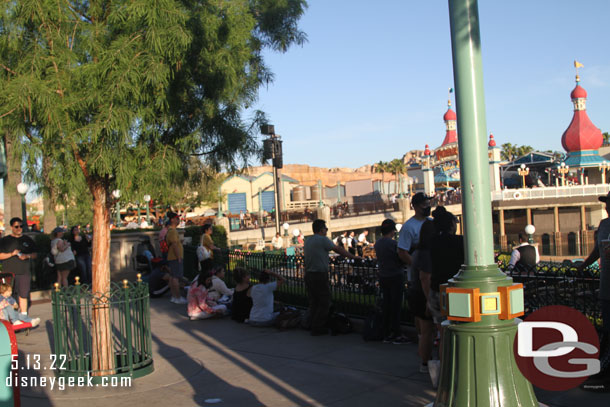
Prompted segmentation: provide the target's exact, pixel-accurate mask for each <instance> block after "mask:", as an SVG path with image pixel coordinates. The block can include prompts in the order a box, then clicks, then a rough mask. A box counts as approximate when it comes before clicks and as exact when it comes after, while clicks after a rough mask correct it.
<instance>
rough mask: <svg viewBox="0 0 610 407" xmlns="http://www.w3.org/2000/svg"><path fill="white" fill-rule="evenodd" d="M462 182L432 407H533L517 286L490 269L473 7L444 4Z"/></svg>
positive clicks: (456, 0)
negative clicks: (459, 255)
mask: <svg viewBox="0 0 610 407" xmlns="http://www.w3.org/2000/svg"><path fill="white" fill-rule="evenodd" d="M449 21H450V24H451V45H452V51H453V72H454V81H455V90H456V105H457V116H458V117H457V119H458V120H457V122H458V133H459V134H460V143H459V156H460V176H461V181H462V186H463V188H462V194H463V199H462V213H463V224H464V243H465V244H464V246H465V253H464V255H465V264H464V265H463V266H462V269H461V270H460V272H459V273H458V274H457V275H456V276H454V277H453V278H452V279H451V280H449V284H448V285H443V286H441V306H442V307H443V309H444V310H445V312H446V313H447V318H448V321H445V322H444V323H443V334H444V335H443V349H442V355H443V357H442V365H441V373H440V381H439V387H438V392H437V395H436V400H435V402H434V403H433V404H432V405H434V406H435V407H449V406H460V407H474V406H477V407H517V406H518V407H533V406H538V402H537V400H536V396H535V394H534V391H533V388H532V385H531V383H530V382H528V381H527V380H526V379H525V378H524V377H523V375H522V374H521V372H520V371H519V368H518V367H517V364H516V362H515V358H514V353H513V341H514V338H515V334H516V332H517V323H516V320H515V317H516V316H520V315H522V314H523V286H522V285H520V284H513V281H512V279H511V278H509V277H507V276H506V275H505V274H504V273H503V272H502V271H501V270H500V269H499V268H498V266H497V265H496V264H495V263H494V252H493V239H492V236H493V234H492V216H491V214H492V212H491V200H490V195H491V191H490V181H489V174H488V171H487V166H488V156H487V154H488V153H487V131H486V123H485V101H484V95H483V75H482V63H481V39H480V32H479V13H478V2H477V0H449Z"/></svg>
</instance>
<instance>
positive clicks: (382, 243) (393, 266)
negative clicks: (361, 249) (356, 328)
mask: <svg viewBox="0 0 610 407" xmlns="http://www.w3.org/2000/svg"><path fill="white" fill-rule="evenodd" d="M381 234H382V237H381V239H379V240H377V241H376V242H375V254H376V255H377V266H378V269H379V285H380V286H381V291H382V293H383V302H382V305H381V307H382V310H383V324H382V325H383V341H384V342H385V343H394V344H397V345H399V344H402V343H406V342H408V341H407V339H406V338H405V337H403V336H402V334H401V330H400V308H401V306H402V295H403V290H404V284H405V283H404V279H405V271H404V263H403V262H402V260H401V259H400V257H399V256H398V243H397V242H396V240H394V236H395V235H396V222H394V221H393V220H392V219H386V220H384V221H383V222H382V223H381Z"/></svg>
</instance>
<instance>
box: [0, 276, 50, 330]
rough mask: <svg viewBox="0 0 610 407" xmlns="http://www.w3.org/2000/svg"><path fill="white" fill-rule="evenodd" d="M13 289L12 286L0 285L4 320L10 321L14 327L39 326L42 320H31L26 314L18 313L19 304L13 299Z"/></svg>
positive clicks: (0, 302) (0, 308)
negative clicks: (28, 324)
mask: <svg viewBox="0 0 610 407" xmlns="http://www.w3.org/2000/svg"><path fill="white" fill-rule="evenodd" d="M12 295H13V287H11V285H10V284H0V310H1V313H2V315H1V316H2V319H5V320H7V321H10V322H11V323H12V324H13V325H15V326H17V325H21V324H23V323H24V322H30V323H31V324H32V327H35V326H38V324H39V323H40V318H30V317H28V316H27V315H26V314H21V313H19V312H17V308H19V306H18V305H17V302H16V301H15V299H14V298H13V297H12Z"/></svg>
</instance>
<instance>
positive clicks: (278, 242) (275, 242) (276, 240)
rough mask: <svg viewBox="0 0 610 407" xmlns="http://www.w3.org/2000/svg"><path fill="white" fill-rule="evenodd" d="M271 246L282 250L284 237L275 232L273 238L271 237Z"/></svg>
mask: <svg viewBox="0 0 610 407" xmlns="http://www.w3.org/2000/svg"><path fill="white" fill-rule="evenodd" d="M271 246H273V249H274V250H282V249H283V248H284V239H282V236H280V234H279V233H276V234H275V236H274V237H273V239H271Z"/></svg>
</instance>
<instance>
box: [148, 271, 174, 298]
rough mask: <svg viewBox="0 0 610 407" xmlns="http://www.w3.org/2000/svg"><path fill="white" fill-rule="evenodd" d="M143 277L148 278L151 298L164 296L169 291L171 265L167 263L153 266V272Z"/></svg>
mask: <svg viewBox="0 0 610 407" xmlns="http://www.w3.org/2000/svg"><path fill="white" fill-rule="evenodd" d="M142 279H144V280H146V279H148V293H149V295H150V297H151V298H159V297H162V296H163V295H164V294H165V293H166V292H168V291H169V284H168V283H169V267H168V266H166V265H163V266H161V267H153V270H152V272H151V273H150V274H149V275H148V276H142Z"/></svg>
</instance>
